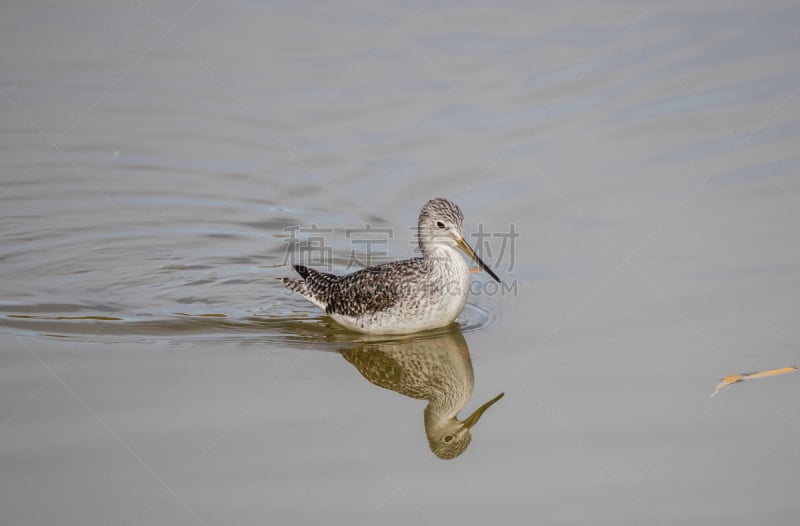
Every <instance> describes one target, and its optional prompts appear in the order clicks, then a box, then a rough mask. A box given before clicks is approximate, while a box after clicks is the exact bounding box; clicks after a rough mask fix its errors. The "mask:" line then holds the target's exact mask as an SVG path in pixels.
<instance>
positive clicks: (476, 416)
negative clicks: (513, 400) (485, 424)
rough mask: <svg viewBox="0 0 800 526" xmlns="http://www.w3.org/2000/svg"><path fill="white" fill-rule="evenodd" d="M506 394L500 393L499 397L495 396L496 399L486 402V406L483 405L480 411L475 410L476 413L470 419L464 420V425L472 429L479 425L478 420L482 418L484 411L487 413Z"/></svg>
mask: <svg viewBox="0 0 800 526" xmlns="http://www.w3.org/2000/svg"><path fill="white" fill-rule="evenodd" d="M504 394H505V393H500V394H499V395H497V396H495V397H494V398H492V399H491V400H489V401H488V402H486V403H485V404H483V405H482V406H480V407H479V408H478V409H476V410H475V412H474V413H472V414H471V415H469V416H468V417H467V418H466V419H465V420H464V422H463V424H464V425H465V426H466V427H467V428H470V427H472V426H474V425H475V424H477V423H478V420H480V418H481V415H483V413H484V411H486V410H487V409H489V408H490V407H492V404H494V403H495V402H497V401H498V400H500V399H501V398H503V395H504Z"/></svg>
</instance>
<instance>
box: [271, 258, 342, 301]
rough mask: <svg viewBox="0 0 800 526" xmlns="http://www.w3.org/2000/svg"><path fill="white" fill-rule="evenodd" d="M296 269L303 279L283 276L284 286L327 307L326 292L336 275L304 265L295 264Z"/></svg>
mask: <svg viewBox="0 0 800 526" xmlns="http://www.w3.org/2000/svg"><path fill="white" fill-rule="evenodd" d="M294 269H295V270H296V271H297V273H298V274H300V276H302V278H303V279H292V278H281V281H282V282H283V286H284V287H286V288H287V289H289V290H291V291H294V292H297V293H298V294H300V295H301V296H303V297H304V298H306V299H307V300H309V301H310V302H312V303H313V304H315V305H317V306H318V307H320V308H322V309H325V307H326V306H327V304H328V302H327V300H326V299H325V298H326V297H327V294H326V292H328V288H329V287H330V284H331V282H332V281H334V280H335V279H336V276H334V275H332V274H325V273H324V272H318V271H316V270H314V269H310V268H308V267H304V266H302V265H294Z"/></svg>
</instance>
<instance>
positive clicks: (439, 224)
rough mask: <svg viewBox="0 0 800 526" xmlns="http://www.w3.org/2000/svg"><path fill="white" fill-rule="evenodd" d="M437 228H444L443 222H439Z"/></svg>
mask: <svg viewBox="0 0 800 526" xmlns="http://www.w3.org/2000/svg"><path fill="white" fill-rule="evenodd" d="M436 226H437V227H439V228H444V223H442V222H441V221H437V222H436Z"/></svg>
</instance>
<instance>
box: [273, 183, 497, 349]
mask: <svg viewBox="0 0 800 526" xmlns="http://www.w3.org/2000/svg"><path fill="white" fill-rule="evenodd" d="M463 222H464V214H463V213H462V212H461V209H460V208H459V207H458V205H456V204H455V203H454V202H452V201H450V200H448V199H444V198H436V199H431V200H430V201H428V202H427V203H425V206H423V207H422V210H421V211H420V214H419V220H418V225H417V237H418V243H419V251H420V253H421V256H420V257H415V258H412V259H406V260H403V261H393V262H390V263H384V264H382V265H376V266H372V267H367V268H364V269H361V270H358V271H356V272H353V273H352V274H347V275H343V276H337V275H334V274H329V273H326V272H321V271H318V270H315V269H313V268H308V267H305V266H303V265H294V269H295V270H296V271H297V273H298V274H300V276H301V277H302V279H293V278H287V277H284V278H281V280H282V282H283V285H284V286H285V287H286V288H288V289H289V290H292V291H294V292H297V293H299V294H300V295H302V296H303V297H305V298H306V299H308V300H309V301H311V302H312V303H313V304H315V305H317V306H318V307H320V308H321V309H323V310H324V311H325V312H326V313H327V314H328V315H329V316H330V317H331V318H332V319H333V320H335V321H336V322H337V323H339V324H340V325H342V326H344V327H346V328H348V329H350V330H353V331H356V332H361V333H366V334H410V333H414V332H418V331H424V330H428V329H435V328H439V327H444V326H446V325H449V324H450V323H452V322H453V321H454V320H455V319H456V317H458V315H459V314H460V313H461V311H462V309H463V308H464V304H465V303H466V301H467V295H468V293H469V283H470V275H471V273H472V271H471V270H470V267H469V265H468V264H467V262H466V261H465V260H464V257H463V256H462V255H461V253H459V249H460V250H461V251H463V252H464V253H465V254H466V255H467V256H469V257H470V258H472V260H474V261H475V263H477V265H478V269H480V270H483V271H485V272H487V273H488V274H489V275H490V276H491V277H492V278H493V279H494V280H495V281H497V282H498V283H500V278H499V277H498V276H497V274H495V273H494V271H493V270H492V269H490V268H489V267H488V266H487V265H486V264H485V263H484V262H483V261H482V260H481V258H480V257H479V256H478V255H477V254H476V253H475V251H474V250H473V249H472V247H471V246H470V245H469V243H467V241H466V240H465V239H464V234H463V231H462V227H463ZM476 270H477V269H476Z"/></svg>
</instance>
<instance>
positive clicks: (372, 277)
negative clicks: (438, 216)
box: [325, 258, 426, 317]
mask: <svg viewBox="0 0 800 526" xmlns="http://www.w3.org/2000/svg"><path fill="white" fill-rule="evenodd" d="M424 265H425V260H424V259H422V258H416V259H409V260H405V261H395V262H392V263H386V264H384V265H378V266H375V267H369V268H365V269H363V270H359V271H358V272H354V273H352V274H348V275H347V276H340V277H339V278H338V279H337V280H336V281H335V282H333V283H331V284H330V295H328V297H327V307H326V309H325V311H326V312H327V313H328V314H341V315H343V316H353V317H356V316H362V315H364V314H369V313H375V312H380V311H383V310H386V309H388V308H390V307H392V306H393V305H394V304H395V303H396V302H397V301H398V299H399V298H400V297H402V296H403V295H404V294H408V293H409V292H410V291H409V290H407V288H408V287H410V286H416V285H418V283H417V282H418V280H419V277H420V276H425V275H426V273H425V272H424V271H423V270H424V269H423V267H424Z"/></svg>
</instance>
